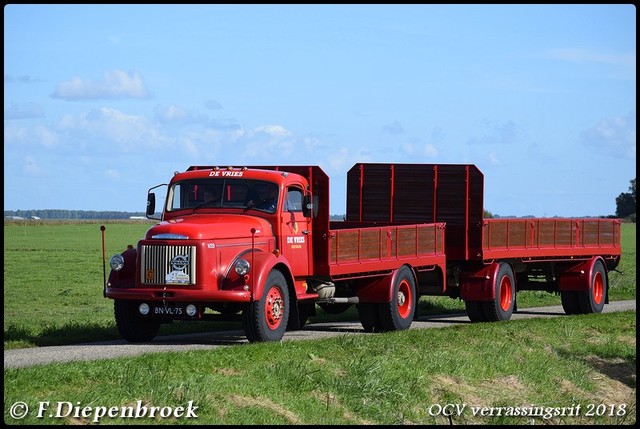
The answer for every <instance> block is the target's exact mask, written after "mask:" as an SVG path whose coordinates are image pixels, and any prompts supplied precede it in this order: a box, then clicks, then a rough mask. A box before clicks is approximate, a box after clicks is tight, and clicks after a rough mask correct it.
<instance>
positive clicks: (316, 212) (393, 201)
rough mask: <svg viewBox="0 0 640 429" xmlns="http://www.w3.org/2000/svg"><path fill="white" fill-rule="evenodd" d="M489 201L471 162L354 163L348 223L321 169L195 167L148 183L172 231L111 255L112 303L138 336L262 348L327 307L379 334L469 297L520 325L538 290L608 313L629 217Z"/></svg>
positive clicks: (481, 317) (158, 228) (474, 305)
mask: <svg viewBox="0 0 640 429" xmlns="http://www.w3.org/2000/svg"><path fill="white" fill-rule="evenodd" d="M161 188H166V194H164V195H166V197H165V201H164V204H163V208H162V212H161V213H159V214H157V215H156V213H155V206H156V201H157V200H158V198H159V197H160V196H161V193H160V192H159V191H160V189H161ZM483 192H484V184H483V175H482V173H481V172H480V171H479V170H478V169H477V168H476V167H475V166H473V165H442V164H439V165H436V164H356V165H355V166H354V167H353V168H352V169H351V170H349V172H348V175H347V214H346V219H345V220H344V221H339V222H336V221H331V220H330V216H329V178H328V177H327V175H326V174H325V173H324V172H323V171H322V169H321V168H320V167H317V166H255V167H241V168H239V167H226V168H219V167H215V166H192V167H190V168H189V169H188V170H187V171H185V172H182V173H176V174H175V175H174V176H173V178H172V179H171V181H170V182H169V183H168V184H167V185H159V186H158V187H154V188H151V189H150V191H149V197H148V205H147V216H148V217H150V218H154V219H158V220H160V222H159V223H158V224H157V225H154V226H152V227H151V228H149V230H148V231H147V233H146V235H145V237H144V238H143V239H142V240H140V241H139V242H138V244H137V246H135V247H134V246H130V248H129V249H127V250H125V251H124V252H122V253H121V254H118V255H115V256H114V257H112V258H111V261H110V265H111V272H110V274H109V280H108V282H107V283H106V284H105V286H104V295H105V296H106V297H108V298H111V299H114V306H115V317H116V325H117V327H118V329H119V331H120V333H121V334H122V336H123V337H124V338H125V339H127V340H128V341H149V340H151V339H153V338H154V337H155V335H156V334H157V332H158V329H159V326H160V324H161V323H165V322H170V321H172V320H176V319H187V320H208V319H230V318H241V319H242V321H243V326H244V330H245V333H246V335H247V338H248V339H249V340H250V341H273V340H279V339H281V338H282V336H283V335H284V332H285V330H287V329H298V328H300V327H301V326H303V325H304V323H305V322H306V320H307V318H308V317H309V316H310V315H312V314H314V312H315V308H316V305H318V306H320V307H321V308H323V309H324V310H326V311H328V312H334V313H338V312H341V311H345V310H346V309H348V308H349V307H350V306H352V305H356V306H357V309H358V314H359V317H360V321H361V323H362V325H363V327H364V329H365V330H366V331H368V332H380V331H389V330H401V329H407V328H409V327H410V326H411V323H412V320H413V319H414V317H416V316H417V313H416V309H417V301H418V299H419V298H420V296H423V295H446V296H450V297H452V298H459V299H462V300H464V302H465V305H466V308H467V313H468V315H469V318H470V319H471V320H472V321H498V320H507V319H509V318H510V317H511V314H512V313H513V311H514V309H515V307H516V292H517V291H520V290H532V289H533V290H546V291H548V292H553V293H560V295H561V297H562V303H563V307H564V309H565V311H566V313H567V314H578V313H599V312H601V311H602V308H603V306H604V304H605V303H606V302H608V272H609V271H611V270H613V269H615V268H616V266H617V265H618V263H619V260H620V254H621V249H620V221H619V220H615V219H567V218H557V219H556V218H553V219H538V218H536V219H483ZM205 194H206V196H207V199H205ZM212 195H213V199H211V198H212V197H211V196H212Z"/></svg>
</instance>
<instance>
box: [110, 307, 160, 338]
mask: <svg viewBox="0 0 640 429" xmlns="http://www.w3.org/2000/svg"><path fill="white" fill-rule="evenodd" d="M138 305H139V303H138V302H134V301H123V300H120V299H116V300H115V301H114V302H113V312H114V314H115V317H116V326H117V328H118V332H120V335H122V338H124V339H125V340H127V341H128V342H130V343H144V342H147V341H151V340H153V339H154V338H155V337H156V335H158V331H159V330H160V322H159V321H158V320H155V319H148V318H145V317H142V316H140V314H139V313H138Z"/></svg>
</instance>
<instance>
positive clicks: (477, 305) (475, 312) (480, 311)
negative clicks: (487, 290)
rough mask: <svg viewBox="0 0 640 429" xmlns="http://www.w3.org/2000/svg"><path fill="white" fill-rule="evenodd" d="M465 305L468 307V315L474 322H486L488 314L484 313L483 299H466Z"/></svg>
mask: <svg viewBox="0 0 640 429" xmlns="http://www.w3.org/2000/svg"><path fill="white" fill-rule="evenodd" d="M464 306H465V308H466V309H467V316H469V320H471V321H472V322H474V323H476V322H486V321H487V316H486V314H485V313H484V302H483V301H465V302H464Z"/></svg>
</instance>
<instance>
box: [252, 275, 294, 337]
mask: <svg viewBox="0 0 640 429" xmlns="http://www.w3.org/2000/svg"><path fill="white" fill-rule="evenodd" d="M242 316H243V317H242V321H243V325H244V331H245V334H246V336H247V339H248V340H249V342H252V343H253V342H259V341H279V340H281V339H282V337H283V336H284V332H285V330H286V328H287V322H288V320H289V288H288V287H287V281H286V280H285V278H284V276H283V275H282V273H281V272H280V271H278V270H272V271H271V272H270V273H269V275H268V276H267V282H266V284H265V288H264V292H263V293H262V297H261V298H260V299H259V300H258V301H254V302H252V303H250V304H248V305H247V306H246V307H245V310H244V312H243V314H242Z"/></svg>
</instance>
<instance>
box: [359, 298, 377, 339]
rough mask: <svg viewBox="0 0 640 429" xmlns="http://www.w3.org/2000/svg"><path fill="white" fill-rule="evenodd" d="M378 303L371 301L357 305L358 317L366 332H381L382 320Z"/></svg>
mask: <svg viewBox="0 0 640 429" xmlns="http://www.w3.org/2000/svg"><path fill="white" fill-rule="evenodd" d="M378 305H379V304H373V303H370V302H361V303H359V304H358V305H357V307H358V317H359V318H360V323H362V327H363V328H364V330H365V332H381V331H382V322H381V321H380V315H379V313H378Z"/></svg>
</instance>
